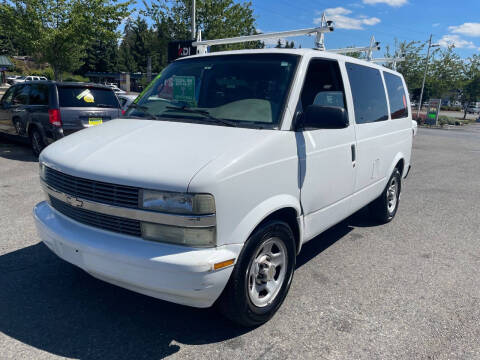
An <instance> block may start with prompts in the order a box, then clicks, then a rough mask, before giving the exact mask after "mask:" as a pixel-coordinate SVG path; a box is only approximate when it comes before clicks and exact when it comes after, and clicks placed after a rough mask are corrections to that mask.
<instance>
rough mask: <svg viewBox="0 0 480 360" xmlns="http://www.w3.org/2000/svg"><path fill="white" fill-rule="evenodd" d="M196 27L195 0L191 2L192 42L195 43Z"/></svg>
mask: <svg viewBox="0 0 480 360" xmlns="http://www.w3.org/2000/svg"><path fill="white" fill-rule="evenodd" d="M195 33H196V27H195V0H192V40H194V41H195V37H196V34H195Z"/></svg>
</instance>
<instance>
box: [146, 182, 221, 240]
mask: <svg viewBox="0 0 480 360" xmlns="http://www.w3.org/2000/svg"><path fill="white" fill-rule="evenodd" d="M141 206H142V208H143V209H145V210H152V211H159V212H163V213H170V214H182V215H191V216H195V215H197V216H202V215H213V214H215V199H214V197H213V195H211V194H187V193H176V192H167V191H165V192H164V191H155V190H142V194H141ZM141 227H142V237H143V238H144V239H147V240H152V241H158V242H166V243H172V244H178V245H185V246H193V247H213V246H215V245H216V236H217V235H216V227H215V226H209V227H183V226H172V225H163V224H154V223H149V222H142V223H141Z"/></svg>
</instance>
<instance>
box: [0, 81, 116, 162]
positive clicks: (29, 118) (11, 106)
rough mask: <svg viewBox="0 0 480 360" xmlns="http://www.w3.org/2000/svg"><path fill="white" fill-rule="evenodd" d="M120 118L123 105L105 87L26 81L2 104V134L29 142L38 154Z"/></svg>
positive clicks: (0, 107) (4, 99)
mask: <svg viewBox="0 0 480 360" xmlns="http://www.w3.org/2000/svg"><path fill="white" fill-rule="evenodd" d="M120 116H121V109H120V103H119V102H118V99H117V97H116V96H115V94H114V92H113V91H112V89H110V88H107V87H105V86H102V85H94V84H86V83H62V82H53V81H33V82H25V83H21V84H16V85H13V86H11V87H10V88H9V89H8V90H7V91H6V93H5V94H4V96H3V97H2V99H1V101H0V133H3V134H6V135H9V136H15V137H17V138H20V139H23V140H29V141H30V142H31V144H32V149H33V152H34V153H35V155H38V154H39V153H40V152H41V151H42V149H43V148H44V147H45V146H47V145H48V144H50V143H52V142H54V141H55V140H58V139H60V138H62V137H64V136H66V135H68V134H71V133H73V132H75V131H77V130H81V129H84V128H87V127H91V126H94V125H98V124H101V123H102V122H106V121H109V120H111V119H115V118H118V117H120Z"/></svg>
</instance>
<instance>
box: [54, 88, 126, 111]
mask: <svg viewBox="0 0 480 360" xmlns="http://www.w3.org/2000/svg"><path fill="white" fill-rule="evenodd" d="M58 98H59V102H60V106H61V107H105V108H118V107H120V105H119V103H118V100H117V97H116V95H115V93H114V92H113V91H112V90H110V89H99V88H92V87H90V88H88V87H83V86H63V87H60V86H59V87H58Z"/></svg>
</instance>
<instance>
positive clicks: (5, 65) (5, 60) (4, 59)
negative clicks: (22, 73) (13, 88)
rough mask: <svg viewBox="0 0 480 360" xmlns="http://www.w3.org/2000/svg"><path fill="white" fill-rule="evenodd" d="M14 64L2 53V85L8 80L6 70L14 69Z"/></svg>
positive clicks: (0, 75) (0, 59) (0, 77)
mask: <svg viewBox="0 0 480 360" xmlns="http://www.w3.org/2000/svg"><path fill="white" fill-rule="evenodd" d="M12 70H13V64H12V62H11V61H10V59H9V58H8V57H6V56H3V55H0V85H1V84H5V83H6V82H7V77H6V75H5V72H6V71H12Z"/></svg>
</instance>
